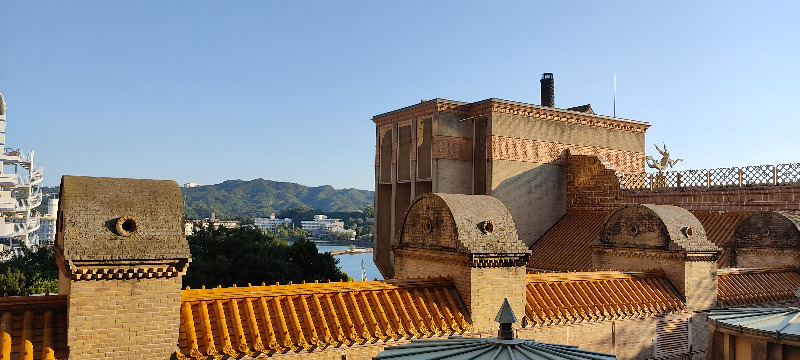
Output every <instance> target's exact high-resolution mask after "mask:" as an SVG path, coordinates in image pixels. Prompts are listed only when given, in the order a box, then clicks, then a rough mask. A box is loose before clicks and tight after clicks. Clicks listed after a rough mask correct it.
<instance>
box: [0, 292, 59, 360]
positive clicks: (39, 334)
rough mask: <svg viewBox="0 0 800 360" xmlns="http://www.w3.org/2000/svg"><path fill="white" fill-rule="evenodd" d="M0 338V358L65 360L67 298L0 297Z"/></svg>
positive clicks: (49, 296)
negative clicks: (0, 336)
mask: <svg viewBox="0 0 800 360" xmlns="http://www.w3.org/2000/svg"><path fill="white" fill-rule="evenodd" d="M0 335H2V337H3V341H2V344H0V358H2V359H17V358H19V359H66V358H67V344H66V340H67V296H66V295H44V296H11V297H2V298H0ZM5 339H10V340H11V341H10V342H6V341H5ZM28 351H30V352H31V354H32V355H33V356H32V357H25V356H24V354H25V353H26V352H28ZM12 354H13V355H12Z"/></svg>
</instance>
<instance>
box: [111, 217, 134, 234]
mask: <svg viewBox="0 0 800 360" xmlns="http://www.w3.org/2000/svg"><path fill="white" fill-rule="evenodd" d="M116 225H117V226H116V228H117V234H120V235H122V236H130V235H132V234H133V233H135V232H136V230H138V229H139V224H138V223H137V222H136V219H135V218H134V217H132V216H123V217H121V218H119V219H117V224H116Z"/></svg>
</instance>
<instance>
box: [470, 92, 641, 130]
mask: <svg viewBox="0 0 800 360" xmlns="http://www.w3.org/2000/svg"><path fill="white" fill-rule="evenodd" d="M471 105H472V108H471V109H470V115H472V114H488V113H490V112H491V113H502V114H510V115H517V116H525V117H531V118H537V119H545V120H552V121H560V122H565V123H571V124H581V125H589V126H595V127H600V128H606V129H614V130H623V131H630V132H637V133H643V132H645V130H647V128H649V127H650V124H647V123H643V122H638V121H630V120H625V119H620V118H614V117H609V116H603V115H595V114H586V113H578V112H574V111H569V112H567V111H564V110H561V109H555V108H548V107H545V106H538V105H531V104H524V103H519V102H514V101H508V100H500V99H488V100H484V101H481V102H478V103H473V104H471Z"/></svg>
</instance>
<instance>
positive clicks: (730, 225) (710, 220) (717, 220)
mask: <svg viewBox="0 0 800 360" xmlns="http://www.w3.org/2000/svg"><path fill="white" fill-rule="evenodd" d="M751 213H752V211H703V210H698V211H692V214H693V215H694V216H695V217H696V218H697V220H700V224H702V225H703V229H705V230H706V236H707V237H708V240H709V241H711V242H712V243H714V245H717V246H719V247H722V245H723V244H725V243H726V242H727V241H728V240H730V239H731V237H733V231H734V230H736V226H737V225H739V222H741V221H742V219H744V217H745V216H747V215H749V214H751ZM729 256H730V255H729V254H727V251H723V252H722V255H720V257H719V260H717V265H718V266H724V265H725V264H728V261H729Z"/></svg>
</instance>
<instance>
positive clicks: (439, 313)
mask: <svg viewBox="0 0 800 360" xmlns="http://www.w3.org/2000/svg"><path fill="white" fill-rule="evenodd" d="M181 302H182V305H181V327H180V337H179V348H180V352H178V353H177V354H176V356H177V357H178V358H183V357H190V358H196V359H205V358H206V357H207V356H208V355H220V354H227V355H230V356H239V355H242V354H247V355H253V354H255V353H264V354H266V353H272V352H285V351H290V350H293V351H300V350H304V349H306V350H307V349H312V348H324V347H327V346H339V345H349V344H352V343H356V342H358V343H363V342H365V341H366V342H374V341H377V340H387V339H397V338H413V337H422V336H432V335H441V334H452V333H463V332H465V331H468V330H471V329H472V324H471V321H470V320H469V315H468V313H467V310H466V308H464V306H463V305H462V302H461V299H460V298H459V297H458V294H457V293H456V291H455V285H454V284H453V281H452V280H451V279H444V278H435V279H421V280H395V281H386V282H384V281H356V282H336V283H314V284H295V285H291V284H290V285H275V286H248V287H240V288H236V287H233V288H215V289H199V290H189V289H187V290H183V291H182V292H181Z"/></svg>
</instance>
